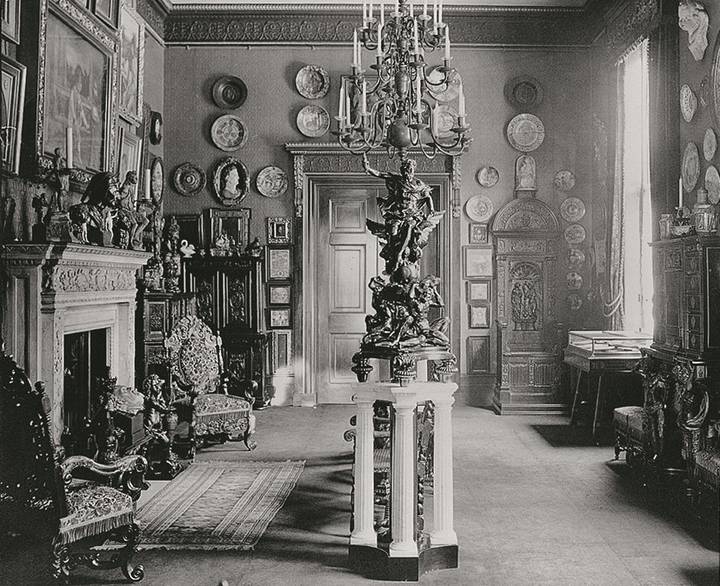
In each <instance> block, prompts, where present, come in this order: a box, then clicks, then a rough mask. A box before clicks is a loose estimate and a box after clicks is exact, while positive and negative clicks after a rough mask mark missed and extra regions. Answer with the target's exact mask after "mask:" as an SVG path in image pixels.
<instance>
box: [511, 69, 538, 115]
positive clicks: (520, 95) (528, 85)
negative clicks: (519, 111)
mask: <svg viewBox="0 0 720 586" xmlns="http://www.w3.org/2000/svg"><path fill="white" fill-rule="evenodd" d="M504 93H505V99H507V101H508V102H510V103H511V104H513V105H514V106H517V107H518V108H533V107H535V106H539V105H540V104H541V103H542V101H543V88H542V85H540V82H539V81H538V80H537V79H535V78H534V77H530V76H529V75H521V76H518V77H513V78H512V79H511V80H510V81H508V82H507V83H506V84H505V89H504Z"/></svg>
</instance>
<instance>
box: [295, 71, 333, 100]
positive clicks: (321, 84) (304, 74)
mask: <svg viewBox="0 0 720 586" xmlns="http://www.w3.org/2000/svg"><path fill="white" fill-rule="evenodd" d="M295 87H296V88H297V91H298V92H300V95H301V96H302V97H303V98H307V99H308V100H317V99H319V98H324V97H325V96H326V95H327V93H328V91H329V90H330V76H329V75H328V72H327V71H325V70H324V69H323V68H322V67H320V66H319V65H306V66H305V67H303V68H302V69H300V71H298V72H297V75H296V76H295Z"/></svg>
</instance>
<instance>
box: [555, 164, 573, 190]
mask: <svg viewBox="0 0 720 586" xmlns="http://www.w3.org/2000/svg"><path fill="white" fill-rule="evenodd" d="M553 184H554V185H555V187H556V188H557V189H559V190H560V191H570V190H572V188H573V187H575V174H574V173H573V172H572V171H568V170H567V169H562V170H560V171H558V172H557V173H555V178H554V179H553Z"/></svg>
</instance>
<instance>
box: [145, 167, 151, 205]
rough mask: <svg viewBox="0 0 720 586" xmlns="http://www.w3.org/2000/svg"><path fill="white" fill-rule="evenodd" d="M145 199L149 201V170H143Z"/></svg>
mask: <svg viewBox="0 0 720 586" xmlns="http://www.w3.org/2000/svg"><path fill="white" fill-rule="evenodd" d="M145 199H150V169H145Z"/></svg>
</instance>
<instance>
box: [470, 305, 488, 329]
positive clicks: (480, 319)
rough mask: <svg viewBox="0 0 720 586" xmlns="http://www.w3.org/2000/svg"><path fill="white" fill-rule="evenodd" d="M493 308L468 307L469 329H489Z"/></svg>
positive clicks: (483, 306) (486, 306)
mask: <svg viewBox="0 0 720 586" xmlns="http://www.w3.org/2000/svg"><path fill="white" fill-rule="evenodd" d="M490 313H491V307H490V306H489V305H470V306H468V328H470V329H487V328H489V327H490V317H491V316H490Z"/></svg>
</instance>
